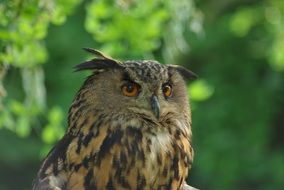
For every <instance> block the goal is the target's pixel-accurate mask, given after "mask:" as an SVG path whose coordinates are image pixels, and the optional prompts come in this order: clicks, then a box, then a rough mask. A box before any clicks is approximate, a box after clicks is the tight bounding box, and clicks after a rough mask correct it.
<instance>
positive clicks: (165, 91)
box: [76, 48, 196, 121]
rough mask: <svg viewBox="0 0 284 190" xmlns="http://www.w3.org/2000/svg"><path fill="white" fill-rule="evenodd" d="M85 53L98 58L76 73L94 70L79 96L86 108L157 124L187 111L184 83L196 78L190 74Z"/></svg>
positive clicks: (145, 62)
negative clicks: (144, 119)
mask: <svg viewBox="0 0 284 190" xmlns="http://www.w3.org/2000/svg"><path fill="white" fill-rule="evenodd" d="M85 50H87V51H88V52H90V53H93V54H95V55H96V56H97V58H94V59H92V60H90V61H87V62H84V63H82V64H80V65H77V66H76V69H77V71H79V70H92V71H93V74H92V75H91V76H90V77H88V78H87V80H86V81H85V83H84V85H83V86H82V88H81V90H80V91H79V94H78V95H79V96H82V97H83V98H85V99H84V102H85V108H87V109H89V110H92V109H94V110H100V111H101V112H103V113H109V114H121V115H135V116H137V115H139V116H141V117H144V118H148V119H149V118H150V119H153V120H156V121H159V120H161V119H162V118H163V117H164V116H165V115H167V114H169V113H175V114H176V115H178V114H180V115H181V114H182V113H184V112H187V111H188V109H189V104H188V96H187V88H186V84H185V81H186V80H190V79H194V78H196V75H195V74H194V73H192V72H191V71H189V70H187V69H185V68H184V67H181V66H177V65H162V64H160V63H158V62H157V61H150V60H143V61H125V62H120V61H117V60H114V59H112V58H109V57H107V56H105V55H103V54H102V53H101V52H99V51H97V50H94V49H89V48H86V49H85Z"/></svg>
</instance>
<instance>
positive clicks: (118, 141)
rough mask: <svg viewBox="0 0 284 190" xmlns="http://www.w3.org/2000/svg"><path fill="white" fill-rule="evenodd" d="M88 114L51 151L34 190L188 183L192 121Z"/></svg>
mask: <svg viewBox="0 0 284 190" xmlns="http://www.w3.org/2000/svg"><path fill="white" fill-rule="evenodd" d="M84 118H85V119H78V120H76V125H77V126H80V128H76V129H79V130H75V128H72V125H70V128H69V131H68V132H67V133H66V135H65V136H64V137H63V138H62V140H61V141H60V142H59V143H58V144H57V145H56V146H55V147H54V148H53V150H51V152H50V153H49V155H48V156H47V158H46V159H45V161H44V163H43V165H42V167H41V169H40V171H39V173H38V177H37V180H36V182H35V185H34V190H35V189H36V190H37V189H42V190H44V189H58V190H60V189H62V190H63V189H67V190H95V189H98V190H102V189H116V190H120V189H133V190H134V189H137V190H140V189H145V190H146V189H167V190H168V189H170V190H178V189H179V187H180V186H181V184H182V183H183V182H184V180H185V178H186V177H187V173H188V169H189V168H190V167H191V161H192V157H193V150H192V148H191V145H190V138H191V137H190V135H191V131H190V126H189V123H188V124H186V123H182V122H180V121H177V120H171V119H166V120H165V121H164V122H162V123H159V124H158V125H157V123H151V122H149V121H141V120H133V119H132V118H131V117H129V118H128V119H125V118H124V119H123V120H122V119H121V118H120V117H119V116H117V117H115V116H113V117H112V118H111V119H110V118H109V117H107V116H106V115H103V114H100V115H95V116H94V115H89V116H86V117H84ZM110 121H112V122H110ZM122 123H123V124H122ZM71 124H72V122H71Z"/></svg>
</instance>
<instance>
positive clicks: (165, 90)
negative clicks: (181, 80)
mask: <svg viewBox="0 0 284 190" xmlns="http://www.w3.org/2000/svg"><path fill="white" fill-rule="evenodd" d="M172 92H173V89H172V86H171V85H170V84H166V85H164V86H163V94H164V96H165V97H166V98H168V97H170V96H171V95H172Z"/></svg>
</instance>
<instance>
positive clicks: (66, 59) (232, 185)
mask: <svg viewBox="0 0 284 190" xmlns="http://www.w3.org/2000/svg"><path fill="white" fill-rule="evenodd" d="M195 3H196V5H195ZM196 7H198V9H196ZM70 15H71V16H70ZM283 27H284V1H282V0H261V1H255V0H254V1H249V2H248V1H245V0H241V1H238V0H230V1H225V0H221V1H214V0H208V1H199V0H196V1H193V0H180V1H171V0H165V1H162V0H157V1H151V0H145V1H138V0H112V1H107V0H89V1H81V0H27V1H22V0H13V1H9V0H1V1H0V150H1V154H0V168H1V170H0V177H1V178H0V189H30V186H31V182H32V178H33V177H34V176H35V173H36V170H37V169H38V166H39V160H40V159H41V158H42V157H43V156H44V155H46V153H47V152H48V151H49V150H50V148H51V147H52V146H53V144H54V143H55V142H56V141H57V140H58V139H59V138H60V137H61V136H62V135H63V133H64V131H65V128H66V125H67V123H66V120H67V119H66V118H67V110H68V107H69V106H70V103H71V101H72V98H73V96H74V95H75V92H76V91H77V90H78V88H79V87H80V85H81V83H82V81H83V77H85V76H86V74H83V73H78V74H77V73H76V74H74V73H72V67H73V66H74V65H76V64H78V63H80V62H82V61H83V60H85V59H86V55H85V54H83V52H81V51H80V48H82V47H94V48H97V49H100V50H102V51H104V52H106V53H107V54H109V55H111V56H113V57H115V58H118V59H122V60H124V59H156V60H158V61H161V62H163V63H173V64H177V63H179V64H182V65H184V66H185V67H189V68H191V70H193V71H194V72H196V73H197V74H198V75H199V76H200V78H199V80H196V81H193V82H191V83H190V84H189V87H188V92H189V95H190V98H191V105H192V108H193V134H194V138H193V143H194V149H195V161H194V167H193V170H192V172H191V173H190V176H189V183H190V184H191V185H193V186H195V187H198V188H200V189H213V190H214V189H232V190H234V189H267V190H268V189H282V188H283V187H284V179H283V176H284V151H283V146H284V141H283V134H284V128H283V127H284V119H283V118H284V117H283V115H284V109H283V108H284V99H283V94H284V85H283V84H284V75H283V73H284V53H283V52H284V45H283V44H284V33H283V31H284V28H283ZM44 63H45V64H44ZM2 83H4V85H2ZM7 171H10V172H8V173H7ZM23 172H24V173H25V174H26V175H25V176H23V175H21V173H23ZM15 177H17V178H19V179H21V180H20V181H19V183H14V180H13V179H15Z"/></svg>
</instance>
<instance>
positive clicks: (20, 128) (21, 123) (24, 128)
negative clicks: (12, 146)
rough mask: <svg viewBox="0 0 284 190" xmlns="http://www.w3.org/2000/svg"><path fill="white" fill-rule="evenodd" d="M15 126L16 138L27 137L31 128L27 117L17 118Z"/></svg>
mask: <svg viewBox="0 0 284 190" xmlns="http://www.w3.org/2000/svg"><path fill="white" fill-rule="evenodd" d="M16 125H17V126H16V133H17V135H18V136H20V137H27V136H28V135H29V134H30V131H31V127H30V122H29V118H28V117H25V116H21V117H18V119H17V124H16Z"/></svg>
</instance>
